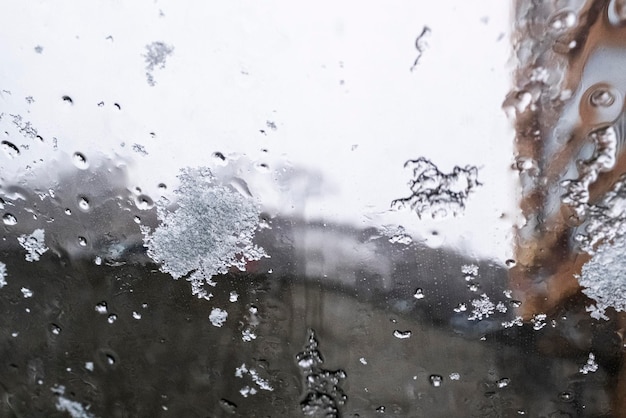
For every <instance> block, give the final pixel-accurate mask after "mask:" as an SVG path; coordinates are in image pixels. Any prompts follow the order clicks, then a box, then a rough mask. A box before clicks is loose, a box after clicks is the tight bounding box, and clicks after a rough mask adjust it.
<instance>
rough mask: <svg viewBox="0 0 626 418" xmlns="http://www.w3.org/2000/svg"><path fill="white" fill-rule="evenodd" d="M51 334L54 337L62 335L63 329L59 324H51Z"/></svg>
mask: <svg viewBox="0 0 626 418" xmlns="http://www.w3.org/2000/svg"><path fill="white" fill-rule="evenodd" d="M50 332H51V333H53V334H54V335H59V334H60V333H61V327H60V326H58V325H57V324H50Z"/></svg>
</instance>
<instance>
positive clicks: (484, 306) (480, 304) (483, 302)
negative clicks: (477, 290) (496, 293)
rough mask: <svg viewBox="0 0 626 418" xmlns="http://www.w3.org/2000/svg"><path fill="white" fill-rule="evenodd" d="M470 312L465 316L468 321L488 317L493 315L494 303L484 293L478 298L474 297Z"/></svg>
mask: <svg viewBox="0 0 626 418" xmlns="http://www.w3.org/2000/svg"><path fill="white" fill-rule="evenodd" d="M472 307H473V308H474V309H472V313H471V315H470V316H469V318H467V319H468V320H470V321H474V320H476V319H478V320H479V321H480V320H482V319H483V318H489V317H490V316H491V315H493V312H494V310H495V309H496V305H494V304H493V302H492V301H491V300H490V299H489V296H487V295H486V294H484V293H483V294H482V295H480V299H474V300H473V301H472Z"/></svg>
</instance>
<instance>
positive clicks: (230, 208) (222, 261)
mask: <svg viewBox="0 0 626 418" xmlns="http://www.w3.org/2000/svg"><path fill="white" fill-rule="evenodd" d="M178 178H179V180H180V186H179V188H178V189H177V190H176V191H175V195H176V197H177V201H176V203H175V207H171V206H170V205H169V202H168V201H167V200H165V199H162V200H160V201H158V202H157V203H156V206H157V214H158V219H159V222H160V223H159V226H158V227H157V228H156V229H155V230H151V229H150V228H149V227H146V226H144V225H142V226H141V231H142V233H143V234H144V244H145V246H146V247H147V248H148V251H147V253H148V256H150V257H151V258H152V259H153V260H154V261H156V262H157V263H160V264H161V271H163V272H165V273H169V274H171V275H172V277H174V278H175V279H179V278H181V277H183V276H186V275H187V274H189V273H191V275H190V276H189V277H188V278H187V280H188V281H190V282H191V286H192V293H193V294H194V295H196V296H198V297H199V298H205V299H208V298H210V297H211V295H210V294H209V293H208V292H207V291H206V290H205V289H204V287H203V286H204V285H205V284H209V285H214V284H215V282H213V280H212V278H213V277H214V276H216V275H218V274H225V273H227V272H228V271H229V269H230V268H231V267H235V268H237V269H239V270H241V271H245V270H246V263H247V262H249V261H254V260H260V259H261V258H263V257H267V254H266V253H265V251H264V250H263V248H261V247H258V246H257V245H255V244H253V242H252V240H253V237H254V234H255V231H256V229H257V227H258V225H259V215H260V208H259V207H258V205H257V204H256V203H255V202H254V201H253V200H252V199H250V198H248V197H246V196H243V195H242V194H241V193H239V192H238V191H236V190H233V189H232V188H230V187H227V186H223V185H220V184H218V183H217V180H216V179H215V177H214V176H213V174H212V173H211V171H210V170H209V169H208V168H186V169H183V170H181V173H180V175H179V176H178Z"/></svg>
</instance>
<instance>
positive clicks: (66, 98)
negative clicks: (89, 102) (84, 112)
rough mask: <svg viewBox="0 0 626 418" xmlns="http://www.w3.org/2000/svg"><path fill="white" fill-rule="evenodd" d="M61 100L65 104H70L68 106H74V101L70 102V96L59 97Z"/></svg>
mask: <svg viewBox="0 0 626 418" xmlns="http://www.w3.org/2000/svg"><path fill="white" fill-rule="evenodd" d="M61 100H63V101H64V102H65V103H67V104H70V105H73V104H74V100H72V98H71V97H70V96H63V97H61Z"/></svg>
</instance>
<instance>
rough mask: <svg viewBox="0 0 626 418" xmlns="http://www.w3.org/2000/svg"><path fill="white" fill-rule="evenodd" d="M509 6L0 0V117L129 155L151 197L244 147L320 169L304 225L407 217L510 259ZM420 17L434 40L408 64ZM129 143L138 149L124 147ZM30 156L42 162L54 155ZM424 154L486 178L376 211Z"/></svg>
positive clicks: (274, 199)
mask: <svg viewBox="0 0 626 418" xmlns="http://www.w3.org/2000/svg"><path fill="white" fill-rule="evenodd" d="M509 8H510V4H509V2H507V1H502V0H469V1H468V0H455V1H447V2H432V1H418V0H409V1H393V2H390V1H315V2H308V3H304V2H293V1H286V0H282V1H279V0H268V1H211V2H208V1H188V2H178V1H174V0H172V1H158V2H153V1H132V2H123V1H110V0H107V1H92V2H76V1H55V2H49V1H32V2H2V3H1V4H0V14H1V15H2V16H5V18H6V17H8V18H6V19H5V22H4V24H3V25H2V26H1V27H0V56H2V57H3V65H2V66H1V67H0V90H9V91H11V94H8V93H4V94H2V95H0V112H5V113H13V114H15V113H19V114H22V115H23V116H24V118H25V119H26V120H30V121H32V122H33V125H35V126H36V127H38V128H39V130H40V132H41V133H42V136H44V137H45V138H50V137H52V136H55V137H57V138H58V139H59V148H60V149H61V150H63V151H65V152H67V153H72V152H74V151H81V152H83V153H84V154H85V155H87V157H88V158H89V157H90V155H95V154H96V153H104V154H110V153H113V152H116V153H119V154H122V155H130V156H132V157H133V159H134V165H133V167H132V175H133V177H132V178H133V182H134V184H133V185H138V186H141V187H142V188H143V189H144V191H147V192H148V193H156V190H157V189H156V185H157V184H158V183H159V182H165V183H166V184H174V180H173V178H174V176H175V175H176V173H177V172H178V169H179V168H181V167H185V166H196V165H211V164H213V163H214V159H212V158H211V154H212V153H213V152H214V151H220V152H222V153H224V154H227V155H228V154H237V155H245V156H246V161H248V159H249V160H252V161H259V162H268V164H269V165H270V167H271V168H274V169H278V167H281V166H284V165H285V164H288V165H291V166H295V167H302V168H305V169H308V170H313V171H316V172H319V173H321V175H322V177H323V179H324V185H325V186H324V188H323V189H322V192H323V194H322V196H320V197H318V198H310V199H308V200H307V201H306V202H303V204H302V205H301V207H299V208H298V209H297V211H299V213H300V214H301V215H303V216H305V217H307V218H309V219H325V220H328V221H339V222H348V223H352V224H354V225H356V226H359V225H363V226H369V225H380V224H400V225H402V226H404V227H405V228H406V229H407V230H408V231H409V232H411V233H412V234H413V235H414V237H415V238H418V239H419V238H420V237H421V239H426V241H427V242H428V243H429V244H431V245H441V244H444V245H456V246H460V247H463V248H471V250H472V251H473V252H475V253H476V255H481V256H485V255H488V256H491V257H494V258H497V259H500V260H504V259H506V258H508V257H510V245H509V241H510V236H511V226H512V222H513V221H514V220H515V219H516V217H517V213H518V210H517V209H516V197H515V196H516V194H515V190H514V188H515V182H514V180H515V176H514V173H513V172H512V171H511V170H510V165H511V163H512V160H513V136H514V133H513V129H512V127H511V121H508V120H507V119H506V116H505V114H504V112H503V111H502V110H501V103H502V101H503V99H504V97H505V95H506V94H507V92H508V90H509V88H510V85H511V81H510V77H511V67H510V65H509V60H510V43H509V38H508V31H509V28H510V26H511V24H510V16H509V13H510V11H509ZM160 12H162V13H163V15H162V16H161V15H160ZM425 25H427V26H428V27H430V29H431V31H432V33H431V35H430V37H429V39H428V44H429V46H428V48H427V49H426V50H425V51H424V54H423V56H422V58H421V60H420V64H419V65H418V66H417V68H416V69H415V71H413V72H411V71H410V68H411V66H412V64H413V61H414V60H415V58H416V56H417V50H416V49H415V45H414V43H415V38H416V37H417V36H418V35H419V34H420V33H421V31H422V28H423V27H424V26H425ZM109 36H111V37H112V40H111V39H107V37H109ZM155 41H162V42H165V43H166V44H168V45H171V46H173V47H174V53H173V55H172V56H170V57H169V58H168V61H167V64H166V68H165V69H163V70H156V71H154V73H153V75H154V78H155V80H156V82H157V85H156V86H154V87H151V86H149V85H148V83H147V82H146V76H145V68H144V67H145V63H144V61H143V57H142V54H143V53H144V52H145V46H146V45H147V44H150V43H152V42H155ZM37 45H40V46H41V47H43V51H42V53H41V54H37V53H35V51H34V48H35V46H37ZM341 80H344V84H341V83H340V81H341ZM63 95H69V96H71V97H72V99H73V100H74V105H73V106H69V105H67V104H66V103H64V102H62V101H61V100H60V97H61V96H63ZM26 96H33V98H34V99H35V103H33V104H31V105H27V104H26V102H25V100H24V97H26ZM100 101H103V102H104V103H105V106H103V107H98V106H97V103H98V102H100ZM114 102H117V103H119V104H120V105H121V110H118V109H116V108H115V107H113V103H114ZM268 120H270V121H273V122H274V123H276V125H277V130H276V131H272V130H270V129H268V128H267V127H266V121H268ZM260 129H265V130H266V131H267V135H262V134H261V133H259V130H260ZM150 132H155V133H156V137H155V138H152V137H151V136H150V135H149V133H150ZM122 142H125V143H126V146H125V147H124V148H122V147H121V146H120V143H122ZM133 143H138V144H141V145H144V146H145V148H146V151H147V152H148V155H145V156H143V155H141V154H138V153H133V152H132V151H131V149H130V146H131V145H132V144H133ZM353 145H358V146H357V147H356V148H354V147H353ZM261 149H267V150H268V153H267V154H264V153H262V152H261ZM29 152H30V153H31V154H28V156H32V158H33V159H35V158H38V157H39V156H40V155H41V154H42V153H43V155H44V157H42V158H44V159H45V158H47V157H45V155H46V154H45V153H50V148H49V147H48V148H46V147H44V146H41V147H40V148H39V149H37V148H35V147H31V150H29ZM420 156H424V157H427V158H429V159H430V160H431V161H433V162H434V163H435V164H437V166H438V167H439V169H440V170H441V171H443V172H446V173H447V172H449V171H451V170H452V168H453V167H454V165H460V166H465V165H468V164H469V165H476V166H478V167H479V168H480V171H479V180H480V181H481V182H482V183H483V184H484V186H483V187H482V188H480V189H479V190H478V191H477V193H475V195H474V196H472V197H471V198H470V200H469V202H468V207H467V210H466V212H465V215H464V216H462V217H458V218H455V219H446V220H443V221H437V222H435V221H424V220H419V219H418V218H417V216H415V214H412V213H410V212H401V213H390V212H387V210H388V209H389V204H390V202H391V201H392V200H393V199H395V198H399V197H406V196H407V195H408V194H409V189H408V186H407V182H408V180H409V179H410V173H409V172H408V171H406V170H405V169H404V168H403V164H404V162H405V161H406V160H408V159H415V158H418V157H420ZM0 158H5V157H4V156H0ZM242 161H243V160H242ZM0 164H3V165H4V166H5V168H6V167H8V164H9V163H8V161H5V160H2V159H0ZM240 166H241V167H243V169H244V172H243V173H241V176H242V177H244V178H246V179H248V180H249V182H250V183H251V188H252V189H253V192H255V191H256V194H257V196H258V197H259V198H260V199H261V201H262V202H263V204H264V205H266V206H267V207H272V206H273V207H274V208H275V209H276V211H277V212H278V213H283V214H288V213H293V211H295V209H291V207H290V204H288V203H286V202H287V201H289V199H283V198H281V196H279V195H280V192H282V193H287V192H286V191H284V190H283V191H279V192H278V193H277V191H276V190H274V191H273V192H272V193H270V192H263V191H262V190H264V189H261V188H258V189H257V190H255V189H254V185H255V184H257V183H258V184H261V183H263V182H265V183H267V184H269V185H270V186H271V185H276V182H275V181H274V180H273V178H272V176H273V173H272V172H270V173H267V174H263V173H258V172H254V171H251V172H249V173H247V172H246V170H247V168H246V167H245V166H244V165H240ZM264 176H265V177H264ZM270 186H268V187H270ZM258 187H260V186H258ZM270 188H271V187H270ZM294 193H295V192H294ZM296 195H297V193H296V194H295V195H294V196H295V197H293V198H294V199H295V198H296V197H298V196H296ZM285 205H287V206H285ZM501 215H504V217H501ZM435 230H436V231H438V232H439V233H440V235H439V237H438V238H436V239H435V238H433V237H432V236H431V235H430V233H431V232H432V231H435Z"/></svg>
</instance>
